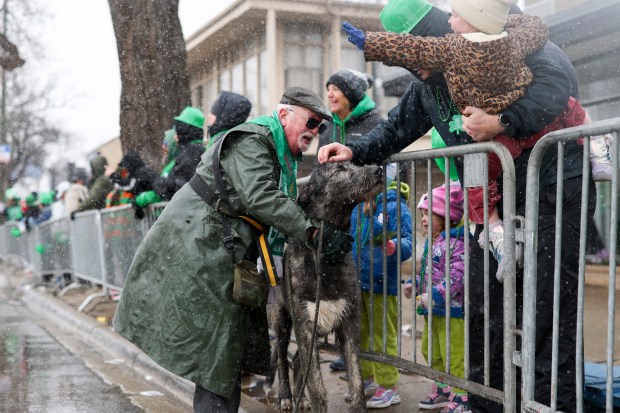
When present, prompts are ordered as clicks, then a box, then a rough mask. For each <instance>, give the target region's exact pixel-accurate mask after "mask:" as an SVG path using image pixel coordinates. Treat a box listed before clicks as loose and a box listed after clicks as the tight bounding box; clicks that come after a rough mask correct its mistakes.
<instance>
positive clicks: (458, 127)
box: [435, 86, 464, 135]
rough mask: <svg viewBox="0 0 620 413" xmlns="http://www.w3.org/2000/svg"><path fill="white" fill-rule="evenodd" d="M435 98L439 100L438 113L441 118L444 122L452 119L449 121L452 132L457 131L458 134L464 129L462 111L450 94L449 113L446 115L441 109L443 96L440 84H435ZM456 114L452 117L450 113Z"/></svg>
mask: <svg viewBox="0 0 620 413" xmlns="http://www.w3.org/2000/svg"><path fill="white" fill-rule="evenodd" d="M435 99H436V102H437V114H438V115H439V119H440V120H441V121H442V122H448V120H450V119H452V120H451V121H450V122H448V126H449V127H450V132H455V133H456V134H457V135H458V134H459V133H461V132H464V130H463V117H462V116H461V111H460V110H459V108H458V107H457V106H456V104H455V103H454V101H453V100H452V98H451V97H450V96H448V113H447V114H446V115H444V114H443V113H442V110H441V96H440V93H439V86H435ZM453 113H454V115H453V116H452V117H450V115H452V114H453Z"/></svg>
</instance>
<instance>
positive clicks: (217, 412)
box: [194, 379, 241, 413]
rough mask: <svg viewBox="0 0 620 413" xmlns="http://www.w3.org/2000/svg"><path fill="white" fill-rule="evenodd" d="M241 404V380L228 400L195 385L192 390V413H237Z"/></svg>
mask: <svg viewBox="0 0 620 413" xmlns="http://www.w3.org/2000/svg"><path fill="white" fill-rule="evenodd" d="M240 403H241V379H238V380H237V385H236V386H235V389H234V390H233V394H232V396H231V397H230V399H226V398H224V397H222V396H220V395H218V394H215V393H213V392H212V391H210V390H207V389H205V388H204V387H202V386H199V385H198V384H196V389H195V390H194V413H237V412H238V411H239V404H240Z"/></svg>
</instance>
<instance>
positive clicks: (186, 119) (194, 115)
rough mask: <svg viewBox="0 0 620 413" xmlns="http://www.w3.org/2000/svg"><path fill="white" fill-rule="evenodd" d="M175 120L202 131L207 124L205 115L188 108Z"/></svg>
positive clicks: (195, 109)
mask: <svg viewBox="0 0 620 413" xmlns="http://www.w3.org/2000/svg"><path fill="white" fill-rule="evenodd" d="M174 120H178V121H179V122H183V123H187V124H188V125H191V126H195V127H197V128H199V129H202V125H204V123H205V115H203V114H202V111H201V110H200V109H197V108H193V107H191V106H187V107H186V108H185V109H183V112H181V114H180V115H179V116H177V117H176V118H174Z"/></svg>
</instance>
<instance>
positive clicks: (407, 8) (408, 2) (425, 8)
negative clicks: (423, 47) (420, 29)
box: [379, 0, 433, 33]
mask: <svg viewBox="0 0 620 413" xmlns="http://www.w3.org/2000/svg"><path fill="white" fill-rule="evenodd" d="M432 8H433V6H432V5H431V4H429V3H428V2H427V1H426V0H390V1H389V2H388V4H386V5H385V7H384V8H383V10H381V14H379V19H380V20H381V23H383V28H384V29H385V30H387V31H388V32H393V33H409V32H410V31H411V29H413V28H414V27H415V26H416V25H417V24H418V23H419V22H420V20H422V19H423V18H424V16H426V14H427V13H428V12H429V11H430V10H431V9H432Z"/></svg>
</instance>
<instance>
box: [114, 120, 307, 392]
mask: <svg viewBox="0 0 620 413" xmlns="http://www.w3.org/2000/svg"><path fill="white" fill-rule="evenodd" d="M229 134H234V136H233V135H231V136H229V137H227V138H226V139H227V140H226V142H225V143H224V146H223V148H222V156H221V164H222V168H223V170H224V177H225V180H226V184H227V187H228V192H229V194H230V201H229V205H230V206H231V209H233V210H234V211H235V212H236V213H243V212H248V213H250V215H252V216H253V217H254V218H256V219H257V220H259V221H260V222H262V223H263V224H265V225H269V226H274V227H275V228H277V229H278V230H280V231H282V232H284V233H285V234H286V235H288V236H293V237H295V238H298V239H301V240H303V241H304V242H305V241H306V230H307V229H308V228H310V227H313V226H315V225H314V224H313V223H311V222H310V221H309V220H307V219H306V218H305V217H304V214H303V211H302V209H301V208H300V207H299V206H298V205H297V204H296V203H295V202H294V201H293V200H291V199H289V198H288V197H287V196H286V195H285V194H284V193H283V192H282V191H280V190H279V188H278V180H277V179H276V177H279V176H280V166H279V164H278V158H277V153H276V150H275V144H274V142H273V139H272V138H271V136H270V132H269V130H268V129H267V128H265V127H262V126H258V125H250V124H244V125H241V126H239V127H237V128H235V129H232V130H231V131H230V132H229ZM212 151H213V149H209V150H208V151H207V152H205V154H204V155H203V156H202V160H201V162H200V164H199V165H198V167H197V169H196V173H198V174H199V175H200V176H201V177H202V178H203V179H204V180H205V182H206V183H207V184H208V185H209V186H210V187H211V188H215V187H216V186H215V183H214V180H213V174H212V172H211V163H212ZM220 222H221V216H220V214H219V213H218V212H216V211H215V210H214V209H212V208H211V207H210V206H209V205H207V204H206V203H205V202H204V201H203V200H202V199H201V198H200V197H199V196H198V195H197V194H196V193H195V192H194V190H193V189H192V188H191V187H190V186H189V185H188V184H186V185H185V186H183V187H182V188H181V189H180V190H179V191H178V192H177V193H176V194H175V196H174V197H173V198H172V200H171V201H170V203H169V204H168V206H167V207H166V208H165V209H164V211H163V212H162V214H161V216H160V217H159V219H158V220H157V222H156V223H155V225H154V226H153V227H152V228H151V229H150V231H149V232H148V234H147V235H146V237H145V239H144V240H143V241H142V243H141V244H140V247H139V248H138V250H137V252H136V255H135V257H134V259H133V262H132V264H131V267H130V269H129V273H128V275H127V280H126V282H125V285H124V288H123V293H122V297H121V300H120V302H119V305H118V308H117V310H116V314H115V316H114V323H113V325H114V329H115V331H117V332H118V333H119V334H121V335H122V336H123V337H125V338H126V339H128V340H129V341H131V342H132V343H134V344H136V345H137V346H138V347H139V348H140V349H142V350H143V351H144V352H145V353H146V354H148V355H149V356H150V357H151V358H152V359H153V360H155V361H156V362H157V363H158V364H160V365H161V366H162V367H164V368H166V369H167V370H169V371H171V372H173V373H175V374H177V375H179V376H181V377H184V378H186V379H188V380H190V381H192V382H194V383H197V384H200V385H201V386H203V387H205V388H206V389H208V390H210V391H212V392H214V393H217V394H219V395H220V396H223V397H226V398H229V397H230V396H231V395H232V391H233V388H234V386H235V383H236V381H237V378H238V375H239V372H240V370H244V371H247V372H252V373H256V374H265V373H266V371H267V368H268V366H269V354H270V351H269V339H268V332H267V314H266V310H265V308H264V307H262V308H258V309H255V310H251V309H249V308H247V307H244V306H242V305H239V304H237V303H235V302H233V301H232V288H233V260H232V256H231V254H230V253H228V252H227V251H226V249H225V247H224V244H223V240H222V226H221V223H220ZM231 223H232V230H233V236H234V237H235V240H236V244H237V252H236V253H235V256H236V257H237V259H238V260H239V259H241V258H243V256H244V255H245V254H246V252H247V249H248V247H250V245H251V244H253V243H254V242H255V236H256V233H255V230H253V229H252V228H251V227H250V226H249V224H247V223H246V222H245V221H243V220H241V219H235V218H232V219H231Z"/></svg>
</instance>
